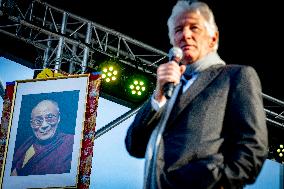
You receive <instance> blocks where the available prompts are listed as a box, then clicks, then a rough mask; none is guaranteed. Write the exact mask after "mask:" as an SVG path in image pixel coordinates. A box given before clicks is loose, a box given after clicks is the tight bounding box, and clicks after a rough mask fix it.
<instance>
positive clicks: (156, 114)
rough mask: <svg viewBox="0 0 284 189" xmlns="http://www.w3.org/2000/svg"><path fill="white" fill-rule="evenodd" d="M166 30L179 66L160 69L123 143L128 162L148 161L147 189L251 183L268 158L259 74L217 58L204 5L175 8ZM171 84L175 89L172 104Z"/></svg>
mask: <svg viewBox="0 0 284 189" xmlns="http://www.w3.org/2000/svg"><path fill="white" fill-rule="evenodd" d="M168 29H169V38H170V42H171V44H172V45H173V46H176V47H179V48H181V50H182V52H183V58H182V59H181V65H178V64H176V63H174V62H175V61H179V60H175V61H169V62H167V63H165V64H162V65H160V66H159V67H158V69H157V85H156V89H155V91H154V93H153V95H152V96H151V98H150V99H149V100H148V101H147V102H145V104H144V105H143V106H142V107H141V109H140V110H139V112H138V113H137V115H136V117H135V119H134V121H133V123H132V124H131V125H130V127H129V129H128V132H127V136H126V139H125V144H126V148H127V150H128V152H129V153H130V155H132V156H135V157H138V158H143V157H145V178H144V188H145V189H156V188H159V189H161V188H163V189H165V188H167V189H168V188H169V189H170V188H177V189H183V188H185V189H189V188H190V189H205V188H208V189H209V188H210V189H217V188H243V186H245V185H246V184H249V183H253V182H254V181H255V180H256V178H257V176H258V174H259V172H260V170H261V168H262V165H263V162H264V161H265V159H266V157H267V153H268V139H267V128H266V121H265V113H264V107H263V102H262V93H261V84H260V81H259V78H258V76H257V73H256V72H255V70H254V69H253V68H252V67H249V66H241V65H226V64H225V62H224V61H223V60H222V59H221V58H220V57H219V56H218V54H217V49H218V39H219V36H218V35H219V33H218V28H217V26H216V23H215V21H214V16H213V13H212V11H211V10H210V8H209V7H208V6H207V4H205V3H202V2H193V3H189V2H187V1H178V2H177V4H176V5H175V6H174V8H173V11H172V14H171V16H170V17H169V20H168ZM188 76H189V77H188ZM186 78H189V79H188V80H187V79H186ZM168 83H174V84H175V86H176V87H175V90H174V92H173V95H172V96H171V98H170V99H167V98H166V97H165V91H164V88H165V86H166V85H168Z"/></svg>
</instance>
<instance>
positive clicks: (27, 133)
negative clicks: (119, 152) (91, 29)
mask: <svg viewBox="0 0 284 189" xmlns="http://www.w3.org/2000/svg"><path fill="white" fill-rule="evenodd" d="M99 84H100V82H99V81H98V77H94V75H90V74H82V75H77V76H66V77H58V78H47V79H33V80H23V81H16V82H15V86H14V92H13V98H12V99H13V100H12V101H11V108H10V111H11V112H10V115H9V116H10V119H9V126H8V129H7V134H6V143H5V151H4V152H0V153H2V154H3V155H2V157H3V161H2V169H1V187H0V188H3V189H10V188H13V189H18V188H19V189H20V188H78V187H80V188H88V183H89V180H88V179H89V173H90V172H91V170H90V169H91V157H92V146H93V144H92V141H93V137H94V136H93V134H94V132H95V130H94V129H95V116H96V108H97V101H98V96H99V95H98V94H99ZM6 120H8V119H6ZM2 124H3V119H2ZM4 125H5V123H4ZM1 140H2V141H3V139H1Z"/></svg>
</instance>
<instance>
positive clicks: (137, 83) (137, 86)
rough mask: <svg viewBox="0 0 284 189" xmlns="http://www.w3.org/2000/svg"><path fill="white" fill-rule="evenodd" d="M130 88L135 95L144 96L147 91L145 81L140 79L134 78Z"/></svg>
mask: <svg viewBox="0 0 284 189" xmlns="http://www.w3.org/2000/svg"><path fill="white" fill-rule="evenodd" d="M129 89H130V91H131V94H132V95H134V96H142V95H143V94H144V93H145V91H146V85H145V82H144V81H142V80H140V79H134V80H133V81H132V82H131V83H130V85H129Z"/></svg>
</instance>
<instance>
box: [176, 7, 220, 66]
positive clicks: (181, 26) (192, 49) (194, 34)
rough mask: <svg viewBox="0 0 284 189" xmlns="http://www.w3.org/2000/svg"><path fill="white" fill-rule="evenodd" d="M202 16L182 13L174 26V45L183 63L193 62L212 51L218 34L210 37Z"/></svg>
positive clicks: (193, 13) (194, 13)
mask: <svg viewBox="0 0 284 189" xmlns="http://www.w3.org/2000/svg"><path fill="white" fill-rule="evenodd" d="M205 23H206V22H205V20H204V18H203V16H201V15H200V14H199V13H196V12H189V13H188V12H187V13H183V14H182V15H181V16H180V17H178V18H177V22H176V24H175V30H174V32H175V34H174V43H175V46H178V47H180V48H181V49H182V51H183V54H184V62H185V63H186V64H190V63H192V62H195V61H197V60H199V59H201V58H202V57H204V56H205V55H207V54H208V53H209V52H211V51H212V50H213V47H214V45H215V44H216V42H217V37H218V33H217V32H216V33H215V34H214V36H210V35H209V33H208V31H207V29H206V27H205Z"/></svg>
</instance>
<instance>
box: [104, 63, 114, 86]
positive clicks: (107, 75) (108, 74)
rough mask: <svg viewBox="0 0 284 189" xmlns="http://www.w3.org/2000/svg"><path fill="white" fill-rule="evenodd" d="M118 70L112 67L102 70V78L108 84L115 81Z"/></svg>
mask: <svg viewBox="0 0 284 189" xmlns="http://www.w3.org/2000/svg"><path fill="white" fill-rule="evenodd" d="M117 76H118V70H117V68H115V67H114V66H112V65H109V66H105V67H103V68H102V78H103V79H104V80H105V81H106V82H107V83H108V82H113V81H116V80H117Z"/></svg>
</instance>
